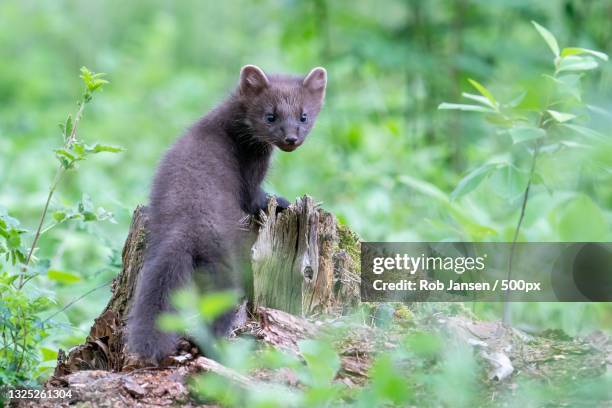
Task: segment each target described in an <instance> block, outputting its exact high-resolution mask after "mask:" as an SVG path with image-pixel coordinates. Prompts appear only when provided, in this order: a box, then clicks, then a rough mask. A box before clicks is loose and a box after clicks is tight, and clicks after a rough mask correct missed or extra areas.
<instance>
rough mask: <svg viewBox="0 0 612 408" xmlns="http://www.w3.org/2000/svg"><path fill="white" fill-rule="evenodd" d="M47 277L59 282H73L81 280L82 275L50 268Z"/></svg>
mask: <svg viewBox="0 0 612 408" xmlns="http://www.w3.org/2000/svg"><path fill="white" fill-rule="evenodd" d="M47 277H48V278H49V279H51V280H54V281H56V282H59V283H64V284H72V283H77V282H80V281H81V277H80V276H79V275H76V274H74V273H71V272H66V271H61V270H59V269H49V271H48V272H47Z"/></svg>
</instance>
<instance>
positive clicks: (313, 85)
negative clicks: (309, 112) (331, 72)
mask: <svg viewBox="0 0 612 408" xmlns="http://www.w3.org/2000/svg"><path fill="white" fill-rule="evenodd" d="M302 84H303V85H304V88H306V89H308V90H309V91H310V92H312V93H320V94H321V96H323V94H324V93H325V85H327V71H325V68H322V67H317V68H313V69H312V70H311V71H310V73H309V74H308V75H306V78H304V82H303V83H302Z"/></svg>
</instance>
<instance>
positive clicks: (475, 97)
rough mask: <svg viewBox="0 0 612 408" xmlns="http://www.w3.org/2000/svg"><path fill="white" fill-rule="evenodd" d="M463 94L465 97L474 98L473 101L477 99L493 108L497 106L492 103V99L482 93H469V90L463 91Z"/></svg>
mask: <svg viewBox="0 0 612 408" xmlns="http://www.w3.org/2000/svg"><path fill="white" fill-rule="evenodd" d="M461 96H463V97H464V98H467V99H471V100H473V101H476V102H478V103H481V104H483V105H486V106H489V107H491V108H493V109H496V106H495V105H493V104H492V103H491V101H489V100H488V99H487V98H485V97H484V96H481V95H474V94H471V93H467V92H462V93H461Z"/></svg>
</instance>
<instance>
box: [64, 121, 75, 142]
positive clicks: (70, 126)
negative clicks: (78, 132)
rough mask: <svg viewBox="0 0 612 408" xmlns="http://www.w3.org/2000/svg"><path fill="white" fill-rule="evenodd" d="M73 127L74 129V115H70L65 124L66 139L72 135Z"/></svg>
mask: <svg viewBox="0 0 612 408" xmlns="http://www.w3.org/2000/svg"><path fill="white" fill-rule="evenodd" d="M72 129H73V123H72V116H71V115H68V119H66V124H65V125H64V137H65V139H68V138H69V137H70V135H71V134H72Z"/></svg>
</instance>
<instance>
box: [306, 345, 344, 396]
mask: <svg viewBox="0 0 612 408" xmlns="http://www.w3.org/2000/svg"><path fill="white" fill-rule="evenodd" d="M298 347H299V349H300V354H301V355H302V357H304V360H305V361H306V365H307V367H308V369H309V371H310V380H311V381H312V382H313V384H312V385H328V384H330V383H331V382H332V381H333V379H334V378H335V377H336V373H337V372H338V370H339V369H340V358H339V357H338V353H336V351H335V350H334V349H333V347H332V345H331V344H328V343H326V342H323V341H319V340H301V341H300V342H299V343H298Z"/></svg>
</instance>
